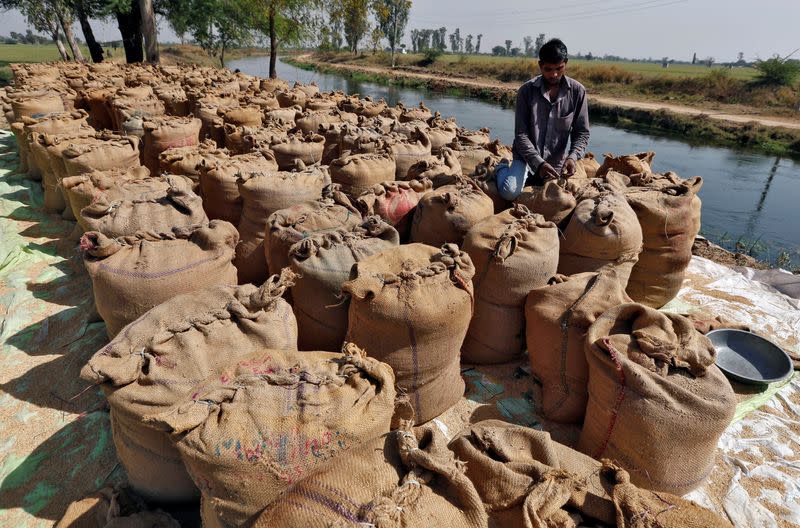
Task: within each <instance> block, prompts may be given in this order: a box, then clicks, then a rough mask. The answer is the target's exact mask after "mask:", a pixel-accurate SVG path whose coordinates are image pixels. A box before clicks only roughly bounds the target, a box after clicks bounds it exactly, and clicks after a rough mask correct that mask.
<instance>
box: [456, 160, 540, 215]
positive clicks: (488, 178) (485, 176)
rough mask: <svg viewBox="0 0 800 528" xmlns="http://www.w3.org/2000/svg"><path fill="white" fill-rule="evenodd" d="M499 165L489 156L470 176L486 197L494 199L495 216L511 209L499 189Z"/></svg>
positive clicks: (497, 161) (509, 203)
mask: <svg viewBox="0 0 800 528" xmlns="http://www.w3.org/2000/svg"><path fill="white" fill-rule="evenodd" d="M498 163H499V160H498V159H497V158H496V157H492V156H489V157H487V158H486V159H485V160H483V161H482V162H481V163H478V164H477V165H476V166H475V170H474V171H473V173H472V174H471V175H470V178H471V179H473V180H475V183H477V184H478V187H479V188H480V189H481V190H482V191H483V192H484V193H486V196H488V197H489V198H491V199H492V204H494V212H495V214H497V213H500V212H502V211H505V210H506V209H508V208H509V207H511V202H509V201H508V200H506V199H505V198H503V196H502V195H501V194H500V189H498V188H497V170H496V169H497V164H498ZM545 220H547V218H545Z"/></svg>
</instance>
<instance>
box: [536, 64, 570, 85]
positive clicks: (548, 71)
mask: <svg viewBox="0 0 800 528" xmlns="http://www.w3.org/2000/svg"><path fill="white" fill-rule="evenodd" d="M566 69H567V61H564V62H559V63H558V64H552V63H550V62H542V61H539V71H541V72H542V77H544V80H545V81H546V82H547V84H548V85H549V86H555V85H557V84H558V83H560V82H561V78H562V77H563V76H564V72H565V71H566Z"/></svg>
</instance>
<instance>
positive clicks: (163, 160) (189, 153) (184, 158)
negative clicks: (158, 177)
mask: <svg viewBox="0 0 800 528" xmlns="http://www.w3.org/2000/svg"><path fill="white" fill-rule="evenodd" d="M227 159H229V156H228V152H227V151H226V150H225V149H220V148H217V144H216V143H214V142H213V141H211V140H210V139H206V140H204V141H202V142H201V143H200V144H198V145H195V146H192V147H176V148H171V149H167V150H165V151H164V152H162V153H161V154H159V155H158V174H176V175H179V176H186V177H187V178H189V179H190V180H192V190H194V191H195V192H197V193H198V194H202V192H201V191H200V174H201V172H202V170H203V168H204V167H207V166H214V165H215V164H216V163H218V162H221V161H224V160H227Z"/></svg>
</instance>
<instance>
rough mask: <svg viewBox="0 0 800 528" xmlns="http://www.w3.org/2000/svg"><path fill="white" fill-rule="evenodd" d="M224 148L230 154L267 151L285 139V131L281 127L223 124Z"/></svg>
mask: <svg viewBox="0 0 800 528" xmlns="http://www.w3.org/2000/svg"><path fill="white" fill-rule="evenodd" d="M223 130H224V131H225V148H227V149H228V150H229V151H230V152H231V154H247V153H248V152H253V151H254V150H262V149H269V146H270V145H271V144H272V143H274V142H276V141H279V140H281V139H282V138H284V137H286V130H285V129H283V128H281V127H276V126H270V127H258V128H252V127H247V126H235V125H231V124H230V123H225V125H224V126H223Z"/></svg>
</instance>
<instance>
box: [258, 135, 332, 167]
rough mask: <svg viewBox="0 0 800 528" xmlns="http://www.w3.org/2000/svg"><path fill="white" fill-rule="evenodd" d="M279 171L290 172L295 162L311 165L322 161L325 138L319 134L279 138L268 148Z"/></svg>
mask: <svg viewBox="0 0 800 528" xmlns="http://www.w3.org/2000/svg"><path fill="white" fill-rule="evenodd" d="M270 149H271V150H272V152H274V153H275V159H276V160H277V162H278V167H279V168H280V169H281V170H291V169H293V168H294V166H295V164H296V163H297V160H300V161H302V162H303V163H305V164H306V165H313V164H314V163H319V162H320V160H322V151H323V150H324V149H325V138H324V137H323V136H320V135H319V134H306V135H302V134H291V135H289V136H287V137H285V138H280V139H279V140H277V141H276V142H275V143H273V144H272V145H271V146H270Z"/></svg>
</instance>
